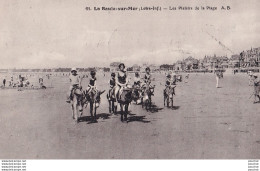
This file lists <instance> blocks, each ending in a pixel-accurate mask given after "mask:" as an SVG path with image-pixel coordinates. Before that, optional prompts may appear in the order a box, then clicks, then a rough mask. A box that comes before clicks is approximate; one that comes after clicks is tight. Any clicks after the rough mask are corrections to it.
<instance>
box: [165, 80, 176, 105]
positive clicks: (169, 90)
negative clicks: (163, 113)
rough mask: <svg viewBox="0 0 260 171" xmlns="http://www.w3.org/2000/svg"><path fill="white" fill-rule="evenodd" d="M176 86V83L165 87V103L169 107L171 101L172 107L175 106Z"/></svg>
mask: <svg viewBox="0 0 260 171" xmlns="http://www.w3.org/2000/svg"><path fill="white" fill-rule="evenodd" d="M175 87H176V85H171V86H168V87H166V88H165V89H164V91H163V95H164V101H163V104H164V106H165V103H166V104H167V107H169V104H170V102H171V107H173V95H175Z"/></svg>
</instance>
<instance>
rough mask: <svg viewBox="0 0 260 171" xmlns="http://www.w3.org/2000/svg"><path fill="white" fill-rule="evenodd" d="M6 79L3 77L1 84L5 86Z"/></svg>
mask: <svg viewBox="0 0 260 171" xmlns="http://www.w3.org/2000/svg"><path fill="white" fill-rule="evenodd" d="M5 83H6V79H5V78H4V79H3V86H4V87H5Z"/></svg>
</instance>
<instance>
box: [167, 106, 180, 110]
mask: <svg viewBox="0 0 260 171" xmlns="http://www.w3.org/2000/svg"><path fill="white" fill-rule="evenodd" d="M168 108H169V109H172V110H178V109H180V106H173V107H168Z"/></svg>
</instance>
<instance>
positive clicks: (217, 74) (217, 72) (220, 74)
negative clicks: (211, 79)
mask: <svg viewBox="0 0 260 171" xmlns="http://www.w3.org/2000/svg"><path fill="white" fill-rule="evenodd" d="M215 74H216V81H217V82H216V88H219V79H221V78H223V72H222V71H220V70H216V71H215Z"/></svg>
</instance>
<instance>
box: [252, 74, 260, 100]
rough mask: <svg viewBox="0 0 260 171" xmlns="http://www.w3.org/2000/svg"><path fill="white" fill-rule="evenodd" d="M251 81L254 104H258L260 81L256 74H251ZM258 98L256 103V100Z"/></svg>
mask: <svg viewBox="0 0 260 171" xmlns="http://www.w3.org/2000/svg"><path fill="white" fill-rule="evenodd" d="M253 81H254V95H255V100H254V103H259V102H260V96H259V92H260V79H259V76H258V75H256V74H253ZM257 98H258V101H257V100H256V99H257Z"/></svg>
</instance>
